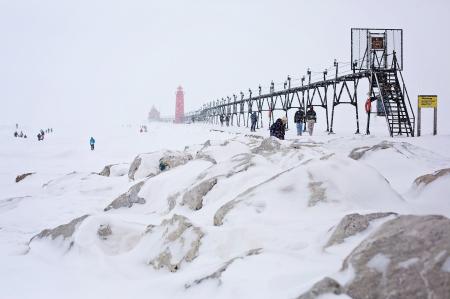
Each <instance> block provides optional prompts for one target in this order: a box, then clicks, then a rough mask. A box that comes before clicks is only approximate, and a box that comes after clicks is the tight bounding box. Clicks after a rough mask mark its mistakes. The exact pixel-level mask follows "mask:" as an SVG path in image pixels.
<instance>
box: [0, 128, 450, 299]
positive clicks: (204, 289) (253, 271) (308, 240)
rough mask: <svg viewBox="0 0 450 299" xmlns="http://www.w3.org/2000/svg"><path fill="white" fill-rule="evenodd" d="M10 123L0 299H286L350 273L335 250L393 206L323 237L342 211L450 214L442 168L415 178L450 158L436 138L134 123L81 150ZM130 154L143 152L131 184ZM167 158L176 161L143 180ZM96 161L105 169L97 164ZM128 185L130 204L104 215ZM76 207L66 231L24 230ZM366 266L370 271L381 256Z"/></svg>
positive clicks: (67, 138) (64, 136)
mask: <svg viewBox="0 0 450 299" xmlns="http://www.w3.org/2000/svg"><path fill="white" fill-rule="evenodd" d="M211 129H213V130H211ZM12 131H13V130H12V128H10V127H5V126H3V127H1V128H0V135H1V136H0V138H1V140H2V145H1V147H0V190H1V194H0V265H1V267H0V285H1V287H0V299H10V298H13V299H21V298H24V299H25V298H47V299H48V298H296V297H298V296H299V295H300V294H302V293H303V292H305V291H306V290H308V289H309V288H310V287H311V285H312V284H313V283H315V282H317V281H319V280H320V279H322V278H323V277H324V276H329V277H333V278H334V279H336V280H337V281H339V282H340V283H342V284H344V283H345V282H346V281H348V280H350V279H351V276H352V273H351V271H340V270H341V266H342V263H343V261H344V259H345V258H346V257H347V256H348V255H349V253H350V252H351V251H352V250H353V249H354V248H355V247H356V246H357V245H358V244H359V243H360V242H361V241H362V240H364V239H365V238H366V237H368V236H369V235H370V234H371V233H372V232H374V231H375V230H376V229H377V228H378V227H380V225H382V224H383V223H385V222H386V221H388V220H390V219H392V218H393V217H394V216H388V217H384V218H380V219H376V220H374V221H371V222H370V225H369V226H368V228H367V229H365V230H364V231H362V232H360V233H358V234H356V235H354V236H350V237H348V238H346V239H345V241H344V242H342V243H339V244H333V245H332V246H325V245H327V242H328V240H329V238H330V236H331V233H332V229H333V227H335V226H336V225H337V224H338V223H339V221H340V220H341V219H342V218H343V217H344V216H345V215H348V214H351V213H360V214H368V213H375V212H395V213H399V214H415V215H424V214H440V215H445V216H447V217H450V200H449V197H448V195H449V194H450V176H449V175H443V176H442V177H439V178H437V179H436V180H434V181H432V182H431V183H428V184H419V185H417V184H415V183H414V180H415V179H416V178H417V177H420V176H422V175H425V174H430V173H433V172H434V171H436V170H439V169H445V168H449V167H450V151H448V148H449V147H450V136H448V135H443V136H425V137H422V138H395V139H391V138H388V137H385V136H379V137H377V136H364V135H351V134H347V135H339V134H335V135H326V134H324V133H320V132H319V133H318V136H313V137H307V136H303V137H300V138H297V137H296V136H294V132H293V130H290V131H289V132H288V134H287V140H285V141H282V142H280V144H278V143H277V142H274V141H272V140H270V139H266V140H263V139H262V138H258V136H264V137H266V135H267V130H260V131H258V132H257V133H256V134H254V135H255V136H248V134H249V132H248V130H244V129H242V128H221V127H218V126H210V125H201V124H195V125H171V124H162V123H155V124H151V125H149V132H148V133H143V134H140V133H138V132H137V128H136V127H118V128H107V129H104V130H100V131H98V132H96V133H95V135H94V137H95V138H96V140H97V144H96V150H95V151H93V152H91V151H90V150H89V145H88V140H89V137H90V134H92V133H90V132H85V131H77V130H65V129H64V128H55V132H54V133H53V134H50V135H49V136H48V137H47V138H46V140H45V141H43V142H38V141H37V140H36V138H34V137H33V136H30V137H31V138H29V139H16V138H13V137H12ZM29 135H32V134H29ZM208 140H209V142H207V141H208ZM384 141H386V142H384ZM262 142H263V144H261V143H262ZM374 146H375V147H374ZM355 149H356V150H355ZM167 150H170V151H171V152H167ZM143 153H152V154H150V155H142V156H141V159H142V161H141V163H140V164H139V165H138V170H137V171H136V173H135V174H136V176H135V177H134V180H132V179H130V178H129V175H128V174H129V168H130V167H131V164H132V162H133V160H134V159H135V157H136V156H137V155H139V154H143ZM350 154H352V157H353V158H351V157H349V155H350ZM168 155H169V156H170V155H175V156H176V155H178V156H180V157H181V156H182V157H184V158H186V161H184V160H183V162H182V163H181V162H180V165H178V166H177V167H173V168H169V169H168V170H165V171H163V172H161V173H152V174H151V175H152V176H151V177H148V178H146V176H147V175H149V174H150V173H151V172H155V171H156V172H157V170H158V167H157V166H158V165H157V164H156V168H155V165H154V164H155V163H158V160H159V157H164V156H168ZM155 157H156V160H155ZM177 159H178V158H177ZM155 161H156V162H155ZM177 161H178V160H177ZM152 163H153V164H152ZM171 163H172V162H171ZM174 163H175V162H174ZM111 164H118V165H115V166H113V167H111V173H110V175H109V176H101V175H98V174H97V173H99V172H100V171H101V170H102V169H103V167H104V166H106V165H111ZM154 169H156V170H154ZM27 172H34V174H33V175H31V176H28V177H26V178H25V179H24V180H22V181H20V182H19V183H16V182H15V178H16V176H17V175H19V174H23V173H27ZM153 175H154V176H153ZM140 182H142V184H140V185H139V188H140V189H138V190H137V194H135V195H136V197H135V198H134V199H135V201H133V202H132V203H131V204H130V206H131V207H127V206H126V207H121V208H117V209H110V210H108V211H104V209H105V208H106V207H107V206H108V205H109V204H111V202H112V201H113V200H114V199H116V198H118V197H119V196H120V195H121V194H124V193H126V192H127V191H128V190H129V189H130V188H131V187H133V186H135V185H136V184H139V183H140ZM131 193H132V192H131ZM127 194H128V195H129V194H130V192H129V193H127ZM123 198H128V197H126V196H125V197H123ZM127 203H129V202H127ZM83 215H89V216H88V217H87V218H85V219H83V220H82V221H81V222H80V223H77V224H76V225H74V227H73V231H72V232H71V233H67V232H66V231H65V232H66V233H67V235H63V236H56V235H55V236H53V235H49V236H47V237H42V238H38V237H36V238H34V239H33V241H32V242H30V239H31V238H33V236H35V235H37V234H39V233H40V232H41V231H43V230H44V229H51V228H55V227H57V226H59V225H61V224H67V223H69V222H71V221H72V220H73V219H75V218H78V217H81V216H83ZM176 215H177V216H176ZM182 216H184V217H182ZM53 233H55V232H54V231H53ZM53 237H54V238H53ZM168 252H170V256H167V253H168ZM448 262H449V263H448V264H449V265H450V260H448ZM372 264H374V266H373V267H374V268H375V269H381V270H380V271H383V269H384V268H383V267H384V266H383V265H384V264H385V259H384V257H383V256H377V258H376V259H373V260H371V261H370V263H369V265H372ZM445 265H447V263H446V264H445ZM442 267H443V268H442V269H444V270H445V269H447V268H446V267H447V266H442ZM449 269H450V268H449ZM169 270H172V271H169ZM448 272H450V270H448ZM202 278H203V279H202ZM320 298H348V297H347V296H346V295H340V296H337V295H323V296H322V297H320Z"/></svg>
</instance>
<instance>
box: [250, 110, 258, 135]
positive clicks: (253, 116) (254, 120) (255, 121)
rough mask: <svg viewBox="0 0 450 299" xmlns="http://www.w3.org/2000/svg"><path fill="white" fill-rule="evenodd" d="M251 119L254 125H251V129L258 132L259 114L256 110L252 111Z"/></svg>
mask: <svg viewBox="0 0 450 299" xmlns="http://www.w3.org/2000/svg"><path fill="white" fill-rule="evenodd" d="M250 119H251V121H252V126H251V127H250V131H251V132H256V123H257V122H258V115H257V114H256V112H253V113H252V115H251V116H250Z"/></svg>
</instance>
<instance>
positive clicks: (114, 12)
mask: <svg viewBox="0 0 450 299" xmlns="http://www.w3.org/2000/svg"><path fill="white" fill-rule="evenodd" d="M373 3H375V4H376V6H373ZM449 14H450V1H446V0H442V1H423V0H422V1H406V0H402V1H389V0H383V1H365V0H352V1H350V0H348V1H347V0H342V1H337V0H336V1H331V0H330V1H311V0H309V1H286V0H281V1H275V0H273V1H253V0H251V1H238V0H228V1H206V0H194V1H181V0H179V1H159V2H156V1H136V0H130V1H106V0H105V1H99V0H92V1H56V0H55V1H49V0H40V1H21V0H17V1H13V0H10V1H7V0H0V101H1V109H0V122H1V123H2V124H5V123H15V122H20V123H24V122H25V123H26V122H29V123H42V124H43V126H46V124H47V123H51V124H49V125H53V123H58V122H61V121H62V120H64V121H65V122H67V123H73V124H74V125H81V124H83V123H89V124H92V123H95V122H101V123H108V122H110V121H114V122H115V123H122V122H129V121H132V120H141V119H144V118H145V117H146V113H147V112H148V110H149V109H150V107H151V106H152V104H154V105H155V106H157V108H159V109H160V110H161V112H162V114H164V115H172V114H174V110H175V108H174V103H175V91H176V87H177V86H178V85H179V84H181V85H182V86H183V87H184V89H185V91H186V95H185V107H186V110H187V111H189V110H192V109H197V108H198V107H199V106H201V104H203V103H204V102H206V101H209V100H213V99H216V98H221V97H225V96H227V95H229V96H231V95H232V94H233V93H238V92H239V91H240V90H243V91H247V90H248V88H249V87H252V89H253V90H254V92H255V93H256V87H257V86H258V84H262V85H263V87H264V88H266V89H267V88H268V87H269V84H270V81H271V80H274V81H275V82H283V81H284V80H285V79H286V77H287V75H291V76H292V77H294V78H299V77H301V76H302V75H304V73H305V70H306V68H307V67H311V69H312V71H322V70H323V69H324V68H325V67H327V66H329V65H331V64H332V62H333V59H334V58H337V59H338V60H340V61H349V60H350V28H351V27H377V28H385V27H387V28H389V27H393V28H403V29H404V55H405V71H404V75H405V79H406V83H407V87H408V90H409V94H410V96H411V97H412V98H413V99H414V104H415V99H416V96H417V94H420V93H421V94H438V95H439V125H440V131H441V132H442V131H450V125H449V124H450V121H448V120H446V119H445V118H446V116H447V115H448V114H449V113H450V105H449V104H448V96H449V94H450V84H449V83H450V80H449V79H450V76H449V75H448V74H449V72H450V42H449V40H448V39H449V29H450V18H449V17H448V16H449ZM361 101H363V100H362V99H361ZM429 112H430V114H431V111H429Z"/></svg>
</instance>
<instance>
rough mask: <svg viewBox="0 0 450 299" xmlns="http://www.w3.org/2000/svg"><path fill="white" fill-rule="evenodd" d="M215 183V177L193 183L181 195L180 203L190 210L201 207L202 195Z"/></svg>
mask: <svg viewBox="0 0 450 299" xmlns="http://www.w3.org/2000/svg"><path fill="white" fill-rule="evenodd" d="M216 184H217V178H211V179H207V180H204V181H202V182H200V183H199V184H197V185H195V186H194V187H192V188H191V189H189V190H188V191H186V193H184V195H183V201H182V202H181V204H182V205H187V206H188V207H189V208H191V209H192V210H200V209H201V208H202V207H203V197H204V196H205V195H206V194H207V193H208V192H209V191H210V190H211V189H212V188H213V187H214V186H215V185H216Z"/></svg>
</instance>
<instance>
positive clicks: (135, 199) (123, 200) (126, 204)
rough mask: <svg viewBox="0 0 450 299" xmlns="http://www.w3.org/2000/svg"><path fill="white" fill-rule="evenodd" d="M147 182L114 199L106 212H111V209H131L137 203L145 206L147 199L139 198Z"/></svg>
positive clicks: (140, 183)
mask: <svg viewBox="0 0 450 299" xmlns="http://www.w3.org/2000/svg"><path fill="white" fill-rule="evenodd" d="M144 184H145V182H144V181H143V182H139V183H137V184H135V185H133V186H132V187H131V188H130V189H128V191H127V192H125V193H123V194H121V195H120V196H119V197H117V198H116V199H114V200H113V201H112V202H111V203H110V204H109V205H108V206H107V207H106V208H105V209H104V211H105V212H106V211H109V210H111V209H120V208H131V207H132V206H133V205H134V204H135V203H138V204H145V199H144V198H142V197H139V191H141V188H142V186H143V185H144Z"/></svg>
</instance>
